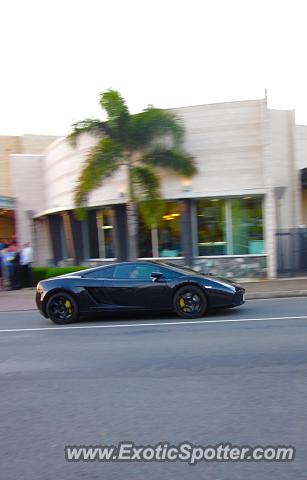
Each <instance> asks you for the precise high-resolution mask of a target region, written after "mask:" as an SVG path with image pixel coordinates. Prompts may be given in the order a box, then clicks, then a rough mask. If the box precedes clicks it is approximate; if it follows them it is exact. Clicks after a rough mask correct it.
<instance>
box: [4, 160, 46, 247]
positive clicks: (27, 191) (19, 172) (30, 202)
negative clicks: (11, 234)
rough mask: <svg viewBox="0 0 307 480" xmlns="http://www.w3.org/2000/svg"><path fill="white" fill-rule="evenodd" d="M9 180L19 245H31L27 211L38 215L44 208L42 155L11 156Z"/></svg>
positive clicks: (29, 222) (31, 237)
mask: <svg viewBox="0 0 307 480" xmlns="http://www.w3.org/2000/svg"><path fill="white" fill-rule="evenodd" d="M10 167H11V178H12V185H13V192H14V196H15V197H16V220H17V221H16V230H17V232H16V233H17V238H18V240H19V242H20V243H24V242H27V241H29V242H31V243H33V234H32V231H31V225H32V222H31V221H30V220H29V214H28V213H27V212H28V211H30V210H31V211H33V212H34V213H38V212H39V211H41V210H44V209H45V207H46V204H45V196H44V189H45V185H44V182H43V181H42V179H43V156H42V155H22V154H20V155H11V157H10Z"/></svg>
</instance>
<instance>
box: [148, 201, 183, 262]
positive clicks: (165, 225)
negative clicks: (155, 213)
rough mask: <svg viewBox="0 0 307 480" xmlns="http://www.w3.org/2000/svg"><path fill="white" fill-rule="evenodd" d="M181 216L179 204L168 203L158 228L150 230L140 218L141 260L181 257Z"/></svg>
mask: <svg viewBox="0 0 307 480" xmlns="http://www.w3.org/2000/svg"><path fill="white" fill-rule="evenodd" d="M180 215H181V214H180V205H179V203H178V202H166V203H165V206H164V208H163V212H162V214H161V218H160V220H159V222H158V226H157V227H156V228H154V227H152V228H150V227H149V226H148V225H146V224H145V222H144V221H143V220H142V217H141V216H139V253H140V257H141V258H150V257H179V256H181V246H180Z"/></svg>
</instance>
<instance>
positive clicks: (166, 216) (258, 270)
mask: <svg viewBox="0 0 307 480" xmlns="http://www.w3.org/2000/svg"><path fill="white" fill-rule="evenodd" d="M174 112H175V113H176V114H177V115H178V117H179V118H181V119H182V121H183V123H184V126H185V132H186V136H185V149H186V151H187V152H188V153H190V154H192V155H193V156H194V157H195V159H196V162H197V166H198V174H197V175H196V176H195V177H194V178H192V179H191V180H189V181H188V180H187V179H182V178H180V177H178V176H177V175H174V174H171V173H169V174H165V172H164V173H163V175H162V176H161V189H162V194H163V197H164V199H165V201H166V202H165V211H164V212H163V213H162V215H161V221H160V223H159V225H158V227H157V228H152V229H150V228H148V227H146V225H145V223H144V221H143V219H142V218H141V217H139V256H140V258H163V259H169V260H171V261H172V262H178V263H186V264H193V265H194V266H198V267H199V269H200V270H202V271H205V272H208V271H210V272H211V273H214V274H223V275H229V276H235V277H238V278H243V277H245V278H246V277H247V278H256V277H266V276H268V277H271V278H273V277H275V276H276V235H275V234H276V231H277V230H280V229H285V228H296V227H299V226H302V225H303V224H304V223H307V195H306V193H305V190H304V189H303V188H302V181H301V178H302V175H303V173H302V172H304V168H306V167H307V127H304V126H297V125H296V124H295V116H294V112H293V111H281V110H271V109H268V107H267V104H266V99H260V100H249V101H239V102H230V103H219V104H211V105H199V106H191V107H183V108H178V109H175V110H174ZM96 141H97V140H96V139H95V138H93V137H91V136H89V135H87V134H85V135H83V136H82V137H81V138H80V140H79V142H78V145H77V147H76V148H72V147H71V146H70V145H69V144H68V142H67V140H66V139H65V138H60V139H57V140H55V141H54V142H53V143H52V144H51V145H49V146H48V147H47V148H46V149H45V150H44V152H40V153H39V154H33V152H31V153H27V154H25V153H23V154H20V153H18V152H17V153H16V152H11V155H10V168H11V183H12V187H11V188H12V190H13V197H14V198H15V209H16V223H17V227H16V228H17V236H18V238H19V239H20V242H23V241H26V240H30V241H31V242H32V244H33V246H34V251H35V255H36V263H37V264H41V265H43V264H52V263H53V264H54V263H56V264H62V263H74V264H80V263H85V264H89V265H95V264H98V263H110V262H113V261H115V260H125V259H127V258H128V254H129V252H128V245H127V219H126V203H127V172H126V171H125V166H122V167H121V169H120V170H118V171H117V173H116V174H115V175H114V176H113V177H112V178H110V179H108V181H107V182H105V183H104V184H103V185H102V186H101V187H99V188H97V189H95V190H94V191H93V192H92V193H91V194H90V196H89V199H88V212H87V218H86V219H85V220H84V221H83V222H79V221H77V220H76V218H75V217H74V214H73V209H74V200H73V196H74V188H75V184H76V181H77V178H78V176H79V174H80V171H81V168H82V166H83V163H84V160H85V157H86V154H87V152H88V151H89V149H90V148H91V147H92V145H94V144H95V142H96ZM305 158H306V160H305ZM306 184H307V182H306Z"/></svg>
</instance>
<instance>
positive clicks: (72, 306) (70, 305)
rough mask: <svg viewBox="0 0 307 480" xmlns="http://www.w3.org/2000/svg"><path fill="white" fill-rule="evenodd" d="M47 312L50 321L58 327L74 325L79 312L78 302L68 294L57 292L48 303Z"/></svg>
mask: <svg viewBox="0 0 307 480" xmlns="http://www.w3.org/2000/svg"><path fill="white" fill-rule="evenodd" d="M46 312H47V315H48V317H49V318H50V320H52V321H53V322H54V323H56V324H58V325H65V324H67V323H74V322H76V321H77V320H78V317H79V312H78V305H77V302H76V300H75V299H74V297H73V296H72V295H70V294H69V293H67V292H56V293H54V294H53V295H51V297H50V298H49V299H48V301H47V306H46Z"/></svg>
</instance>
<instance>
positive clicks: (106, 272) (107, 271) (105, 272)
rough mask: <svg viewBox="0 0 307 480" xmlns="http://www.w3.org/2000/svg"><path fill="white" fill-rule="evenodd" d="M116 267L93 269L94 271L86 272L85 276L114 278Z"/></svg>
mask: <svg viewBox="0 0 307 480" xmlns="http://www.w3.org/2000/svg"><path fill="white" fill-rule="evenodd" d="M113 273H114V267H103V268H100V269H99V270H93V271H92V272H88V273H85V274H84V275H83V276H84V277H85V278H113Z"/></svg>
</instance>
